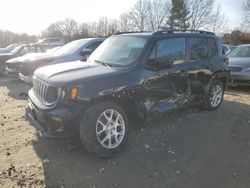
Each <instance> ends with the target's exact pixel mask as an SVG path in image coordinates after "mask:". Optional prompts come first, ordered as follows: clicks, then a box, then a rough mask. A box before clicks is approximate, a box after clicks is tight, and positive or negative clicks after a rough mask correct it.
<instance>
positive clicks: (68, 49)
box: [55, 39, 89, 55]
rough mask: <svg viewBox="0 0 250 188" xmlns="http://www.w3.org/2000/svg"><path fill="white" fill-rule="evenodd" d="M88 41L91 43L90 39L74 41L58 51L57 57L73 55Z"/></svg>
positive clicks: (56, 52)
mask: <svg viewBox="0 0 250 188" xmlns="http://www.w3.org/2000/svg"><path fill="white" fill-rule="evenodd" d="M88 41H89V39H84V40H76V41H72V42H70V43H68V44H66V45H64V46H62V47H61V48H60V49H58V50H56V51H55V54H57V55H60V54H73V53H74V52H76V51H77V50H78V49H79V48H81V47H82V46H83V45H84V44H86V43H87V42H88Z"/></svg>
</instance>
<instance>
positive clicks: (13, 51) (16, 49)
mask: <svg viewBox="0 0 250 188" xmlns="http://www.w3.org/2000/svg"><path fill="white" fill-rule="evenodd" d="M21 48H23V46H18V47H16V48H14V49H13V50H12V51H11V52H10V53H12V54H15V53H17V52H18V51H19V50H20V49H21Z"/></svg>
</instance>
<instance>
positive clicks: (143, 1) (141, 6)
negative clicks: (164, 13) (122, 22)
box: [129, 0, 149, 31]
mask: <svg viewBox="0 0 250 188" xmlns="http://www.w3.org/2000/svg"><path fill="white" fill-rule="evenodd" d="M148 9H149V1H148V0H138V1H137V3H136V4H135V5H134V7H133V8H132V10H131V11H130V13H129V14H130V18H131V21H132V22H133V25H134V29H135V30H139V31H144V30H145V29H146V21H147V17H148Z"/></svg>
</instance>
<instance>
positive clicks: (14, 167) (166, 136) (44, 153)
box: [0, 77, 250, 188]
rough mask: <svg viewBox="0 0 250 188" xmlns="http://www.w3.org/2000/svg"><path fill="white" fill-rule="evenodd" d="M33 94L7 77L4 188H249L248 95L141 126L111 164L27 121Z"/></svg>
mask: <svg viewBox="0 0 250 188" xmlns="http://www.w3.org/2000/svg"><path fill="white" fill-rule="evenodd" d="M28 89H29V86H28V85H25V84H24V83H21V82H20V81H18V80H14V79H9V78H1V77H0V143H1V144H0V187H3V188H10V187H49V188H57V187H58V188H78V187H82V188H99V187H101V188H102V187H103V188H110V187H121V188H125V187H128V188H132V187H144V188H152V187H157V188H158V187H159V188H161V187H162V188H166V187H167V188H184V187H185V188H217V187H218V188H249V187H250V168H249V167H250V157H249V156H250V92H249V88H231V89H230V90H228V91H227V92H226V94H225V100H224V102H223V104H222V105H221V107H220V108H219V109H218V110H217V111H215V112H204V111H201V110H199V109H197V108H195V107H189V108H183V109H181V110H178V111H175V112H172V113H168V114H166V115H164V116H162V117H159V116H158V117H154V118H152V119H150V120H148V121H147V122H146V123H144V124H143V125H140V126H138V125H137V126H135V127H137V128H134V129H133V130H131V132H130V136H129V140H128V143H127V145H126V147H125V148H124V150H123V151H122V152H121V153H119V154H118V155H117V156H116V157H113V158H111V159H100V158H97V157H96V156H94V155H91V154H89V153H87V152H86V151H84V150H83V149H82V148H81V146H80V144H79V141H78V140H77V139H69V140H48V139H45V138H40V137H39V136H38V135H37V134H36V131H35V129H34V128H33V127H32V126H31V125H30V123H29V121H27V120H26V114H25V110H26V107H27V94H26V93H27V91H28ZM138 127H139V128H138Z"/></svg>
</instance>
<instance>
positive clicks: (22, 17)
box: [0, 0, 243, 34]
mask: <svg viewBox="0 0 250 188" xmlns="http://www.w3.org/2000/svg"><path fill="white" fill-rule="evenodd" d="M136 1H137V0H70V1H69V0H2V1H1V11H0V29H8V30H11V31H13V32H27V33H29V34H39V33H40V32H41V31H42V30H44V29H45V28H46V27H47V26H48V25H49V24H50V23H52V22H55V21H58V20H63V19H65V18H73V19H75V20H76V21H78V22H80V23H81V22H89V21H97V20H98V18H100V17H102V16H106V17H108V18H118V17H119V15H120V14H121V13H123V12H126V11H128V10H129V9H130V8H131V7H132V6H133V5H134V3H135V2H136ZM218 2H219V3H220V4H221V8H222V10H223V12H224V13H225V14H226V16H227V20H228V27H229V29H233V28H235V27H237V26H238V25H239V23H240V20H241V15H242V9H241V7H242V2H243V0H218Z"/></svg>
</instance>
